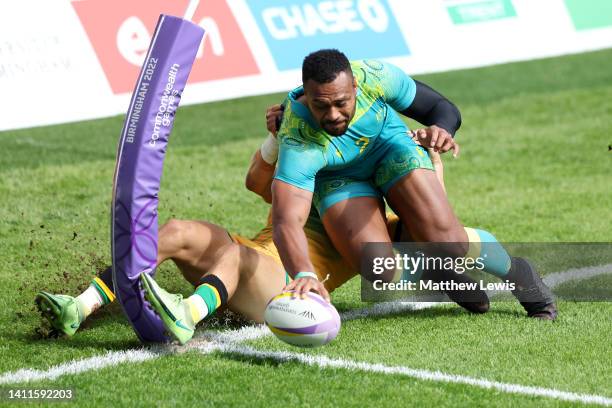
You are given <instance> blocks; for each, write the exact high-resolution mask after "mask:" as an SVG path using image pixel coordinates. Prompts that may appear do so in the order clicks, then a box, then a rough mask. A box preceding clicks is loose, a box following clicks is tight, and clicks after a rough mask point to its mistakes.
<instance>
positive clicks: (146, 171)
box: [111, 1, 204, 342]
mask: <svg viewBox="0 0 612 408" xmlns="http://www.w3.org/2000/svg"><path fill="white" fill-rule="evenodd" d="M196 7H197V1H191V2H190V4H189V7H188V9H187V12H186V14H185V18H184V19H182V18H179V17H173V16H169V15H164V14H162V15H160V17H159V20H158V22H157V26H156V28H155V32H154V34H153V39H152V40H151V44H150V45H149V50H148V52H147V55H146V58H145V61H144V64H143V66H142V69H141V71H140V75H139V77H138V81H137V82H136V87H135V89H134V93H133V94H132V99H131V102H130V107H129V110H128V112H127V115H126V118H125V123H124V125H123V131H122V133H121V137H120V139H119V145H118V147H117V163H116V166H115V177H114V184H113V200H112V204H111V252H112V260H113V285H114V289H115V292H116V295H117V299H118V300H119V303H120V304H121V306H122V308H123V311H124V312H125V314H126V316H127V318H128V320H129V321H130V323H131V324H132V327H133V328H134V330H135V331H136V334H137V335H138V337H139V338H140V340H141V341H142V342H165V341H168V340H169V339H168V338H167V337H166V336H165V335H164V326H163V324H162V321H161V319H160V318H159V317H158V316H157V315H156V314H155V313H154V312H153V310H152V309H151V308H150V307H149V306H148V304H147V303H145V300H144V295H143V292H142V289H141V288H140V285H139V279H138V277H139V275H140V274H141V273H149V274H151V275H152V274H154V273H155V269H156V261H157V228H158V225H157V204H158V192H159V183H160V180H161V175H162V169H163V163H164V155H165V152H166V146H167V143H168V138H169V136H170V132H171V130H172V125H173V123H174V115H175V113H176V109H177V108H178V105H179V101H180V99H181V95H182V93H183V90H184V89H185V84H186V83H187V77H188V76H189V72H190V71H191V67H192V65H193V62H194V60H195V57H196V53H197V51H198V48H199V46H200V42H201V41H202V38H203V36H204V29H202V28H201V27H200V26H198V25H196V24H194V23H192V22H191V21H189V20H190V19H191V17H192V15H193V13H194V11H195V8H196Z"/></svg>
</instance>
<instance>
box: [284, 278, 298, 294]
mask: <svg viewBox="0 0 612 408" xmlns="http://www.w3.org/2000/svg"><path fill="white" fill-rule="evenodd" d="M295 285H296V282H295V281H294V280H292V281H291V282H289V283H288V284H287V285H285V287H284V288H283V292H288V291H290V290H294V289H295Z"/></svg>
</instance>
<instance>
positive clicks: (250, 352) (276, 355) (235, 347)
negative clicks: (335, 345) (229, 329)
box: [200, 343, 612, 406]
mask: <svg viewBox="0 0 612 408" xmlns="http://www.w3.org/2000/svg"><path fill="white" fill-rule="evenodd" d="M200 351H201V352H202V353H204V354H209V353H211V352H214V351H220V352H222V353H228V354H237V355H241V356H246V357H251V358H255V359H259V360H274V361H276V362H280V363H287V362H292V361H293V362H299V363H302V364H305V365H309V366H316V367H319V368H336V369H344V370H352V371H364V372H370V373H379V374H386V375H402V376H406V377H411V378H415V379H418V380H426V381H436V382H446V383H455V384H465V385H471V386H475V387H480V388H485V389H491V390H497V391H501V392H505V393H509V394H520V395H529V396H536V397H547V398H554V399H558V400H562V401H571V402H582V403H585V404H599V405H604V406H612V398H608V397H604V396H601V395H591V394H577V393H574V392H567V391H560V390H556V389H554V388H544V387H534V386H528V385H521V384H512V383H503V382H499V381H490V380H486V379H482V378H474V377H467V376H463V375H454V374H446V373H443V372H440V371H428V370H420V369H414V368H409V367H402V366H388V365H384V364H372V363H366V362H359V361H351V360H343V359H335V358H329V357H327V356H323V355H309V354H302V353H294V352H287V351H262V350H256V349H254V348H251V347H245V346H241V345H239V344H232V343H229V344H208V345H204V346H201V348H200Z"/></svg>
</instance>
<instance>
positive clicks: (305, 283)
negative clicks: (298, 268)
mask: <svg viewBox="0 0 612 408" xmlns="http://www.w3.org/2000/svg"><path fill="white" fill-rule="evenodd" d="M290 290H293V291H295V296H296V297H297V296H299V297H304V295H305V294H306V293H308V292H310V291H313V292H317V293H318V294H319V295H321V297H322V298H323V299H325V300H326V301H327V302H331V299H330V297H329V292H328V291H327V289H325V286H324V285H323V282H320V281H319V280H318V279H315V278H299V279H295V280H293V281H291V282H289V284H288V285H287V286H285V288H284V289H283V292H287V291H290Z"/></svg>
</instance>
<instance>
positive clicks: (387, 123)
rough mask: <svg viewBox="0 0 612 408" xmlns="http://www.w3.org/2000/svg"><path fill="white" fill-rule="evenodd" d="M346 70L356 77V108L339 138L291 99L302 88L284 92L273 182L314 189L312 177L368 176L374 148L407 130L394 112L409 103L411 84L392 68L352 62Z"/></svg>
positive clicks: (374, 158)
mask: <svg viewBox="0 0 612 408" xmlns="http://www.w3.org/2000/svg"><path fill="white" fill-rule="evenodd" d="M351 68H352V70H353V75H354V76H355V78H356V79H357V98H356V99H357V100H356V105H357V106H356V109H355V116H354V117H353V119H352V120H351V122H350V124H349V127H348V129H347V131H346V133H345V134H344V135H342V136H330V135H329V134H327V133H326V132H325V131H324V130H322V129H321V128H320V127H319V126H318V124H317V123H316V122H315V120H314V119H313V118H312V116H311V114H310V111H309V110H308V108H307V107H306V106H305V105H303V104H301V103H300V102H298V101H297V99H298V98H299V97H300V96H301V95H303V94H304V89H303V87H298V88H296V89H294V90H293V91H291V92H290V93H289V94H288V96H287V98H286V100H285V112H284V116H283V121H282V124H281V127H280V129H279V132H278V136H277V137H278V139H279V141H280V152H279V160H278V167H277V170H276V175H275V178H276V179H278V180H281V181H284V182H286V183H289V184H291V185H294V186H296V187H299V188H302V189H305V190H309V191H314V186H315V176H316V175H317V174H321V175H324V174H326V173H328V172H334V173H337V172H340V173H347V172H348V173H350V174H351V176H352V177H357V178H363V179H364V180H365V179H368V178H371V177H372V176H373V172H374V171H375V164H376V163H374V162H377V161H379V160H380V157H379V156H380V155H379V154H377V152H380V151H382V149H380V145H381V144H382V143H384V142H385V140H387V139H389V138H391V137H392V136H394V135H397V134H398V133H405V132H406V131H407V130H408V128H407V127H406V125H405V124H404V122H403V121H402V120H401V119H400V117H399V115H398V114H397V111H403V110H405V109H407V108H408V107H409V106H410V105H411V104H412V102H413V100H414V97H415V94H416V84H415V82H414V80H413V79H412V78H411V77H410V76H408V75H407V74H406V73H404V72H403V71H402V70H401V69H400V68H398V67H396V66H395V65H392V64H388V63H384V62H381V61H376V60H360V61H353V62H351ZM408 139H409V138H408ZM377 146H378V147H377Z"/></svg>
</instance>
